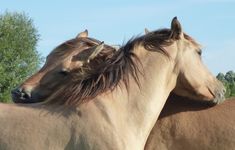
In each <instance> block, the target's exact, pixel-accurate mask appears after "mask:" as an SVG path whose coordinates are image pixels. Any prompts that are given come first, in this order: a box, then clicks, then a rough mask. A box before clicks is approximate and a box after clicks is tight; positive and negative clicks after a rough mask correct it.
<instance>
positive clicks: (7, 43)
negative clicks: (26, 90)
mask: <svg viewBox="0 0 235 150" xmlns="http://www.w3.org/2000/svg"><path fill="white" fill-rule="evenodd" d="M38 40H39V34H38V31H37V30H36V28H35V27H34V25H33V21H32V19H30V18H29V17H28V16H27V15H25V14H24V13H10V12H5V13H4V14H2V15H0V101H2V102H9V101H10V99H11V98H10V91H11V90H12V88H13V87H16V86H17V85H18V84H19V83H21V82H22V81H23V80H24V79H25V78H26V77H28V76H29V75H31V74H32V73H33V72H35V70H36V69H38V67H39V65H40V62H41V60H42V58H41V56H40V55H39V53H38V52H37V51H36V44H37V42H38Z"/></svg>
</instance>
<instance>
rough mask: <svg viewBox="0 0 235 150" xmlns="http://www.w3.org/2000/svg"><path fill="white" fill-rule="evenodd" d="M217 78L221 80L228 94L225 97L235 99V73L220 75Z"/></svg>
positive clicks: (229, 72)
mask: <svg viewBox="0 0 235 150" xmlns="http://www.w3.org/2000/svg"><path fill="white" fill-rule="evenodd" d="M216 78H217V79H218V80H220V81H221V82H222V83H223V84H224V86H225V88H226V93H225V97H226V98H228V97H233V96H235V72H234V71H228V72H227V73H226V74H225V75H224V74H223V73H219V74H218V75H217V76H216Z"/></svg>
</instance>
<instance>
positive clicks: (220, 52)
mask: <svg viewBox="0 0 235 150" xmlns="http://www.w3.org/2000/svg"><path fill="white" fill-rule="evenodd" d="M0 4H1V5H0V13H3V12H4V11H6V10H7V11H10V12H12V11H14V12H15V11H17V12H25V13H26V14H27V15H28V16H29V17H31V18H32V19H33V20H34V24H35V26H36V27H37V29H38V31H39V34H40V41H39V43H38V47H37V50H38V51H39V52H40V53H41V54H42V55H43V56H46V55H47V54H48V53H49V52H50V51H51V50H52V49H53V48H54V47H56V46H57V45H59V44H60V43H62V42H64V41H66V40H68V39H71V38H73V37H75V36H76V35H77V34H78V33H79V32H81V31H83V30H85V29H88V31H89V36H90V37H94V38H97V39H99V40H103V41H105V42H106V43H108V44H122V43H123V42H125V41H127V40H128V39H130V38H131V37H132V36H134V35H138V34H143V31H144V28H145V27H147V28H148V29H149V30H155V29H158V28H164V27H169V26H170V21H171V19H172V18H173V17H174V16H177V17H178V19H179V20H180V22H181V24H182V26H183V29H184V31H185V32H186V33H188V34H189V35H191V36H192V37H194V38H195V39H196V40H197V41H198V42H200V43H201V44H202V45H203V61H204V62H205V64H206V65H207V66H208V68H209V69H210V70H211V71H212V72H213V74H217V73H218V72H224V73H225V72H227V71H228V70H235V0H177V1H176V0H175V1H173V0H164V1H163V0H162V1H159V0H142V1H140V0H129V1H127V0H118V1H117V0H115V1H114V0H113V1H111V0H99V1H89V0H86V1H85V0H84V1H79V0H57V1H55V0H54V1H53V0H47V1H46V0H40V1H32V0H24V1H14V2H13V1H3V0H0Z"/></svg>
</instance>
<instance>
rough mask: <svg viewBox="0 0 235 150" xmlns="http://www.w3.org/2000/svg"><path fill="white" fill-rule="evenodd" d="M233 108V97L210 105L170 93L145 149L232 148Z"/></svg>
mask: <svg viewBox="0 0 235 150" xmlns="http://www.w3.org/2000/svg"><path fill="white" fill-rule="evenodd" d="M233 99H234V98H233ZM234 108H235V101H234V100H226V101H225V102H224V103H222V104H219V105H216V106H214V107H209V106H207V105H203V104H200V103H194V102H190V101H188V100H187V99H186V98H182V97H179V96H170V97H169V99H168V101H167V103H166V105H165V107H164V109H163V111H162V112H161V115H160V117H159V120H158V121H157V122H156V124H155V126H154V128H153V129H152V131H151V133H150V136H149V138H148V141H147V143H146V146H145V150H159V149H160V150H182V149H190V150H198V149H200V150H221V149H223V150H234V149H235V126H234V125H235V119H234V114H235V109H234Z"/></svg>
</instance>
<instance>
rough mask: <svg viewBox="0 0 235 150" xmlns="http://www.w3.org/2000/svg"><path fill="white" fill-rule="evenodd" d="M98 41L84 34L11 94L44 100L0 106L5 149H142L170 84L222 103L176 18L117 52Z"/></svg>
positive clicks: (26, 99)
mask: <svg viewBox="0 0 235 150" xmlns="http://www.w3.org/2000/svg"><path fill="white" fill-rule="evenodd" d="M87 40H88V41H87ZM89 40H90V42H89ZM81 41H82V42H81ZM88 43H89V44H88ZM97 44H99V42H91V39H89V38H88V39H87V38H86V33H81V34H80V35H79V36H78V38H76V39H73V40H71V41H68V42H66V43H64V44H62V45H60V46H59V47H57V48H56V49H55V50H54V51H53V52H52V53H51V54H50V55H49V56H48V58H47V62H46V64H45V66H44V67H43V68H42V69H41V70H40V71H39V72H38V73H37V74H35V75H34V76H33V77H31V78H30V79H28V80H27V81H26V82H25V83H24V84H22V85H21V86H20V87H19V88H18V89H16V90H14V91H13V92H12V94H13V99H14V100H15V101H16V102H31V101H32V102H36V101H37V100H38V101H43V100H45V99H46V102H44V103H45V105H36V106H29V107H26V106H21V107H19V106H12V105H2V106H0V107H1V109H0V110H1V111H0V114H3V115H0V120H1V122H0V132H1V134H0V135H5V136H2V138H1V140H0V146H1V148H2V149H8V150H9V149H15V148H16V147H23V149H26V150H27V149H102V150H104V149H121V150H123V149H128V150H130V149H135V150H138V149H143V148H144V146H145V143H146V140H147V137H148V135H149V133H150V131H151V129H152V127H153V126H154V123H155V122H156V120H157V118H158V115H159V114H160V111H161V109H162V107H163V105H164V103H165V101H166V99H167V97H168V96H169V93H170V92H171V91H172V90H173V89H174V88H175V91H176V92H177V91H183V92H184V93H186V92H189V93H190V94H188V95H187V96H189V97H192V98H201V99H203V100H207V101H212V102H214V103H218V102H220V101H221V100H223V96H222V95H223V93H224V87H223V86H222V85H221V84H220V83H219V82H218V81H217V80H216V79H215V78H214V77H213V76H212V75H211V74H210V73H209V72H208V70H207V69H206V68H205V67H204V65H203V64H202V62H201V59H200V55H199V54H200V49H199V46H198V44H196V42H195V41H194V40H192V38H191V37H189V36H188V35H186V34H184V33H183V32H182V29H181V26H180V23H179V22H178V21H177V19H176V18H174V19H173V20H172V25H171V29H163V30H157V31H155V32H151V33H150V34H147V35H145V36H141V37H138V38H135V39H132V40H130V41H129V42H128V43H127V44H126V45H125V46H123V47H122V48H121V50H119V51H117V52H116V51H114V50H113V49H112V48H109V47H108V46H104V45H103V44H100V45H98V46H97ZM91 45H96V46H95V48H93V47H92V48H90V46H91ZM195 73H196V74H197V77H198V76H200V77H202V78H197V77H195V76H194V75H193V74H195ZM58 80H60V82H57V81H58ZM58 106H60V107H59V108H58ZM36 108H38V109H36ZM9 110H11V111H10V112H9ZM2 120H4V121H2ZM17 124H19V125H17ZM6 127H7V128H6ZM48 135H49V137H48ZM48 139H50V140H48Z"/></svg>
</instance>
